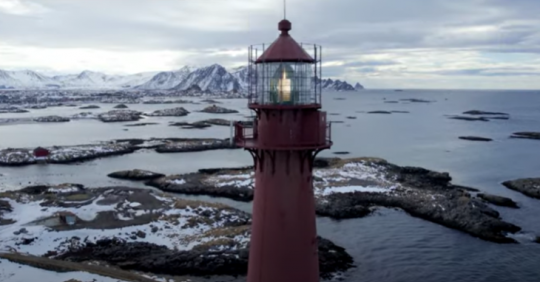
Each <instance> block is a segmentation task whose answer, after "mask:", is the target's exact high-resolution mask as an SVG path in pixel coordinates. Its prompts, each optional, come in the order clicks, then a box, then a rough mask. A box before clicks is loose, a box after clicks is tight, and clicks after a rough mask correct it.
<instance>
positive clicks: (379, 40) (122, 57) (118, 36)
mask: <svg viewBox="0 0 540 282" xmlns="http://www.w3.org/2000/svg"><path fill="white" fill-rule="evenodd" d="M288 2H289V3H288V7H287V17H288V19H290V20H291V21H292V23H293V30H292V32H291V33H292V35H293V37H294V38H295V39H297V41H299V42H308V43H317V44H321V45H323V60H324V62H325V65H324V68H323V74H324V75H325V76H328V77H332V78H346V79H347V80H350V81H361V82H366V83H365V84H366V85H367V86H368V87H369V84H370V83H373V85H375V86H377V87H389V88H405V86H407V85H411V83H412V82H413V81H414V83H412V84H413V85H424V86H426V87H431V88H437V87H438V84H439V85H453V86H454V87H456V88H459V87H462V86H463V87H465V86H469V85H473V84H474V83H473V82H471V79H472V81H475V80H476V81H477V82H479V83H478V85H487V81H493V83H494V85H498V84H497V83H499V82H498V81H496V80H497V79H499V78H497V77H502V76H504V78H505V79H507V80H508V83H507V84H506V85H502V86H503V87H516V88H523V87H525V88H540V80H538V78H537V77H535V74H536V73H537V72H538V71H539V70H538V69H536V68H534V69H527V68H529V67H531V62H538V60H539V59H540V47H539V46H540V20H539V19H538V16H537V15H538V14H540V1H538V0H513V1H507V0H454V1H447V0H407V1H403V0H379V1H372V0H334V1H327V0H295V1H288ZM281 5H282V2H281V1H273V0H229V1H223V0H205V1H201V0H182V1H177V0H160V1H148V0H115V1H109V0H77V1H72V0H39V1H37V0H34V1H25V0H0V69H1V68H8V69H14V68H17V69H18V68H35V69H38V68H41V69H55V70H59V71H62V72H67V71H74V72H75V71H80V70H81V69H93V70H96V71H104V72H118V73H126V72H138V71H145V70H159V69H175V68H180V67H181V66H182V65H184V64H192V65H193V64H194V65H206V64H211V63H220V64H223V65H225V66H238V65H241V64H245V62H246V58H247V47H248V45H250V44H259V43H271V42H272V41H273V40H274V39H275V38H276V36H277V34H278V31H277V22H278V21H279V20H280V19H281V17H282V6H281ZM523 54H528V55H527V56H526V57H527V59H522V58H521V57H520V56H521V55H523ZM494 68H499V71H498V72H497V71H495V70H494ZM507 68H511V70H510V71H507V70H508V69H507ZM488 69H489V70H490V71H487V70H488ZM475 70H476V72H475ZM466 76H468V77H466ZM512 77H515V79H513V78H512ZM511 78H512V79H511ZM385 81H386V82H385ZM480 81H482V83H480ZM513 83H515V84H513Z"/></svg>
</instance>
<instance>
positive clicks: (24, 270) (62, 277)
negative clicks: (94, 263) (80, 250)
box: [0, 259, 164, 282]
mask: <svg viewBox="0 0 540 282" xmlns="http://www.w3.org/2000/svg"><path fill="white" fill-rule="evenodd" d="M71 279H73V280H76V281H80V282H92V281H95V282H128V281H126V280H118V279H113V278H110V277H105V276H100V275H96V274H91V273H87V272H55V271H48V270H44V269H39V268H35V267H31V266H28V265H23V264H18V263H14V262H11V261H9V260H6V259H0V281H5V282H29V281H40V282H64V281H73V280H71ZM156 281H158V280H156ZM162 281H164V280H162Z"/></svg>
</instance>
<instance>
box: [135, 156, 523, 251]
mask: <svg viewBox="0 0 540 282" xmlns="http://www.w3.org/2000/svg"><path fill="white" fill-rule="evenodd" d="M451 180H452V178H451V177H450V175H449V174H448V173H441V172H435V171H431V170H427V169H424V168H418V167H406V166H404V167H401V166H397V165H394V164H391V163H388V162H387V161H385V160H383V159H377V158H353V159H339V158H330V159H323V158H318V159H317V161H316V163H315V168H314V189H315V190H314V192H315V199H316V213H317V215H318V216H322V217H330V218H332V219H334V220H342V219H349V218H361V217H364V216H367V215H370V214H371V213H372V212H373V211H375V210H376V209H377V208H378V207H387V208H399V209H401V210H403V211H405V212H407V213H408V214H409V215H411V216H414V217H419V218H422V219H424V220H428V221H431V222H433V223H436V224H440V225H443V226H446V227H448V228H451V229H456V230H459V231H462V232H465V233H468V234H470V235H472V236H474V237H478V238H481V239H483V240H487V241H492V242H496V243H517V241H516V240H515V239H513V238H511V237H508V236H507V235H508V234H513V233H517V232H519V231H520V230H521V228H520V227H519V226H516V225H514V224H511V223H508V222H505V221H504V220H503V219H502V218H501V217H500V214H499V212H498V211H497V210H495V209H494V208H492V207H491V206H490V205H491V204H493V205H501V206H504V205H508V203H509V202H511V203H513V201H512V200H511V199H507V198H504V197H500V196H495V195H489V194H482V195H476V193H477V192H480V191H479V190H478V189H475V188H470V187H464V186H460V185H453V184H452V183H451ZM145 184H146V185H147V186H151V187H154V188H157V189H160V190H162V191H166V192H172V193H177V194H186V195H206V196H210V197H225V198H229V199H232V200H236V201H242V202H250V201H251V200H252V199H253V193H254V187H253V185H254V184H253V171H252V167H242V168H232V169H231V168H223V169H220V168H214V169H203V170H199V172H195V173H188V174H181V175H169V176H165V177H160V178H156V179H152V180H149V181H146V182H145ZM486 195H488V196H486Z"/></svg>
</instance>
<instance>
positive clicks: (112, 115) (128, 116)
mask: <svg viewBox="0 0 540 282" xmlns="http://www.w3.org/2000/svg"><path fill="white" fill-rule="evenodd" d="M141 115H142V113H141V112H138V111H131V110H112V111H108V112H106V113H103V114H100V115H98V118H99V120H101V121H102V122H124V121H137V120H139V119H141V118H142V116H141Z"/></svg>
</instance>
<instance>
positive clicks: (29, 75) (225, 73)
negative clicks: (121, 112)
mask: <svg viewBox="0 0 540 282" xmlns="http://www.w3.org/2000/svg"><path fill="white" fill-rule="evenodd" d="M317 81H318V83H321V86H322V88H323V89H325V90H334V91H356V90H360V89H363V86H362V85H360V84H359V83H357V84H356V85H355V86H352V85H351V84H349V83H347V82H346V81H341V80H332V79H323V80H322V81H321V80H317ZM247 88H248V67H247V66H241V67H237V68H233V69H230V70H227V69H225V68H224V67H223V66H221V65H219V64H213V65H211V66H206V67H199V68H196V67H192V66H186V67H183V68H181V69H179V70H177V71H164V72H153V73H152V72H147V73H138V74H132V75H107V74H104V73H100V72H93V71H83V72H81V73H79V74H70V75H57V76H52V77H49V76H45V75H41V74H39V73H37V72H34V71H30V70H27V71H2V70H0V89H142V90H172V91H184V92H186V91H187V92H193V91H203V92H207V93H213V92H240V93H243V92H245V91H246V90H247ZM199 89H200V90H199Z"/></svg>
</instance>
